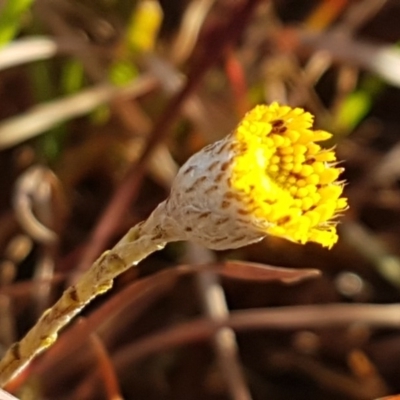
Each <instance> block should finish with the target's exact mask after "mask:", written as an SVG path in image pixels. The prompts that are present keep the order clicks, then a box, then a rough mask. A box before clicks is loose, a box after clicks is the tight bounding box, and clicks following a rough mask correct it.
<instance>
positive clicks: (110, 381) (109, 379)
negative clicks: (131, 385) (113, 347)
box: [90, 333, 123, 400]
mask: <svg viewBox="0 0 400 400" xmlns="http://www.w3.org/2000/svg"><path fill="white" fill-rule="evenodd" d="M90 343H91V344H92V346H93V350H94V352H95V354H96V357H97V359H98V362H99V370H100V375H101V377H102V379H101V380H102V382H103V383H104V386H105V392H106V396H107V400H122V399H123V398H122V396H121V392H120V389H119V385H118V379H117V377H116V374H115V370H114V367H113V365H112V362H111V360H110V356H109V355H108V353H107V350H106V349H105V347H104V344H103V342H102V341H101V340H100V338H99V337H98V336H97V335H96V334H93V333H92V334H91V335H90Z"/></svg>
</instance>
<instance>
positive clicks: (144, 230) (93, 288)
mask: <svg viewBox="0 0 400 400" xmlns="http://www.w3.org/2000/svg"><path fill="white" fill-rule="evenodd" d="M163 205H164V203H162V204H161V205H160V206H159V207H158V208H157V209H156V210H155V212H154V213H153V214H152V215H151V216H150V217H149V218H148V219H147V220H146V221H145V222H143V223H140V224H138V225H136V226H135V227H133V228H132V229H130V230H129V232H128V233H127V234H126V235H125V236H124V237H123V238H122V239H121V240H120V241H119V242H118V243H117V244H116V245H115V246H114V247H113V248H112V249H111V250H108V251H106V252H105V253H103V254H102V255H101V256H100V257H99V258H98V259H97V261H95V262H94V264H93V265H92V267H91V268H90V269H89V270H88V271H87V272H86V273H85V274H84V275H83V276H82V278H81V279H80V280H79V281H78V282H77V283H76V284H75V285H73V286H70V287H69V288H68V289H67V290H65V292H64V293H63V295H62V296H61V298H60V299H59V300H58V301H57V303H55V304H54V306H53V307H51V308H50V309H48V310H47V311H45V312H44V313H43V315H42V316H41V317H40V319H39V320H38V322H37V323H36V325H34V326H33V328H32V329H31V330H30V331H29V332H28V333H27V334H26V335H25V337H24V338H23V339H22V340H21V341H20V342H17V343H14V344H13V345H12V346H11V347H10V348H9V349H8V351H7V352H6V354H5V356H4V357H3V359H2V360H1V361H0V386H1V387H3V386H4V385H5V384H6V383H7V382H8V381H10V380H11V379H12V378H13V377H14V376H15V375H16V374H18V372H20V371H21V370H22V369H23V368H24V367H25V366H26V365H27V364H28V363H29V362H30V361H31V360H32V359H33V358H34V357H35V356H36V355H38V354H39V353H40V352H42V351H43V350H44V349H46V348H47V347H49V346H51V345H52V344H53V343H54V342H55V340H56V339H57V335H58V332H59V331H60V330H61V329H62V328H63V327H64V326H65V325H67V324H68V322H69V321H70V320H71V319H72V318H73V317H74V316H75V315H77V314H78V313H79V312H80V311H81V310H82V308H83V307H85V305H86V304H88V303H89V302H90V301H91V300H92V299H93V298H95V297H97V296H98V295H100V294H102V293H104V292H106V291H108V290H109V289H111V287H112V284H113V280H114V278H116V277H117V276H118V275H120V274H121V273H122V272H124V271H126V270H127V269H129V268H130V267H131V266H133V265H136V264H138V262H139V261H141V260H142V259H143V258H145V257H147V256H148V255H149V254H151V253H153V252H155V251H157V250H160V249H162V248H163V247H164V246H165V244H166V243H167V242H168V241H171V240H176V239H173V238H172V237H171V236H170V234H171V233H170V232H171V231H170V230H167V229H164V228H166V227H161V222H162V221H163V218H162V217H163V210H164V208H163Z"/></svg>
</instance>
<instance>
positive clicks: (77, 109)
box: [0, 76, 155, 150]
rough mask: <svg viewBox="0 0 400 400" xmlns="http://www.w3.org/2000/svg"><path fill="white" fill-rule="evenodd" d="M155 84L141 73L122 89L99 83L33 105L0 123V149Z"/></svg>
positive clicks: (147, 89)
mask: <svg viewBox="0 0 400 400" xmlns="http://www.w3.org/2000/svg"><path fill="white" fill-rule="evenodd" d="M154 85H155V80H154V79H153V78H152V77H151V76H142V77H139V78H138V79H136V80H135V81H134V82H132V83H131V84H130V85H127V86H125V87H122V88H118V87H114V86H112V85H110V84H100V85H97V86H95V87H93V88H90V89H86V90H82V91H80V92H79V93H78V94H75V95H71V96H69V97H66V98H63V99H60V100H54V101H52V102H51V103H48V104H42V105H39V106H35V107H34V108H33V109H32V110H31V111H30V112H27V113H26V114H25V115H18V116H15V117H12V118H9V119H8V120H6V121H3V122H1V123H0V150H4V149H7V148H9V147H12V146H15V145H16V144H18V143H21V142H23V141H25V140H28V139H31V138H32V137H35V136H37V135H41V134H43V133H44V132H45V131H46V130H48V129H51V128H52V127H54V126H55V125H57V124H59V123H61V122H63V121H67V120H69V119H71V118H75V117H77V116H81V115H84V114H87V113H89V112H90V111H92V110H93V109H94V108H96V107H98V106H100V105H102V104H105V103H107V102H109V101H110V100H112V99H113V98H114V97H117V96H128V97H129V96H131V97H135V96H139V95H141V94H143V93H146V92H147V91H149V90H150V89H152V88H153V87H154Z"/></svg>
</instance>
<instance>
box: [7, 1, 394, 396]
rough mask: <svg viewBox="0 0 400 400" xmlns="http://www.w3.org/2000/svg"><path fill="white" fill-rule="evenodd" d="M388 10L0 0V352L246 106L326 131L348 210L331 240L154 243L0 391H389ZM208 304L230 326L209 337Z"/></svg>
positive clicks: (356, 4) (347, 4) (363, 4)
mask: <svg viewBox="0 0 400 400" xmlns="http://www.w3.org/2000/svg"><path fill="white" fill-rule="evenodd" d="M399 21H400V3H399V1H397V0H271V1H266V0H219V1H215V0H169V1H167V0H159V1H156V0H142V1H128V0H97V1H94V0H81V1H77V0H0V46H1V47H0V352H4V351H5V349H6V348H7V347H8V346H9V345H10V344H11V343H12V342H14V341H15V340H16V339H18V338H19V337H21V335H23V334H24V332H26V331H27V329H28V328H29V327H30V326H31V325H32V324H33V323H34V322H35V320H36V319H37V318H38V316H39V315H40V314H41V313H42V312H43V310H45V309H46V308H47V307H48V306H49V305H50V304H52V303H53V302H54V300H55V299H56V298H57V297H58V296H59V294H60V292H61V290H62V289H63V288H64V287H65V286H66V285H68V284H70V283H71V282H73V281H74V280H75V279H77V277H78V276H79V275H80V274H81V273H82V272H83V271H85V270H86V269H87V268H88V267H89V266H90V264H91V262H92V261H93V260H94V259H95V258H96V257H97V256H98V255H99V254H101V252H102V251H104V250H105V249H106V248H108V247H110V246H111V245H112V244H113V243H114V242H115V241H116V240H117V238H118V237H120V236H121V235H122V234H123V233H124V232H125V231H126V230H127V229H128V228H129V227H130V226H132V225H133V224H134V223H136V222H138V221H140V220H142V219H143V218H145V217H146V216H147V215H148V214H149V213H150V212H151V211H152V210H153V209H154V207H155V206H156V205H157V204H158V202H159V201H161V200H162V199H164V198H165V197H166V196H167V194H168V191H169V187H170V184H171V181H172V179H173V177H174V175H175V173H176V171H177V168H178V167H179V165H180V164H182V163H183V162H184V161H185V160H186V159H187V158H188V157H189V156H190V155H191V154H193V153H194V152H195V151H196V150H198V149H200V148H201V147H203V146H204V145H206V144H207V143H210V142H212V141H215V140H217V139H219V138H221V137H223V136H224V135H226V134H227V133H228V132H229V131H230V130H231V129H232V128H233V127H234V126H235V124H236V123H237V122H238V121H239V119H240V118H241V117H242V116H243V114H244V113H245V112H246V111H247V110H249V109H250V108H251V107H252V106H253V105H255V104H257V103H270V102H272V101H278V102H280V103H284V104H289V105H291V106H300V107H303V108H305V109H307V110H309V111H310V112H312V113H313V114H314V115H315V116H316V125H317V126H318V127H319V128H322V129H325V130H328V131H330V132H332V133H333V134H334V139H333V140H332V142H331V143H329V144H328V145H330V146H332V145H335V146H336V147H337V152H338V154H339V158H340V159H342V160H344V162H343V165H344V167H345V169H346V172H345V174H344V176H343V177H344V179H346V180H347V182H348V184H347V186H346V190H345V194H346V196H347V197H348V198H349V203H350V209H349V211H348V212H347V213H346V215H345V216H344V218H343V221H342V223H341V225H340V241H339V243H338V244H337V245H336V246H335V247H334V248H333V249H332V250H330V251H329V250H326V249H322V248H320V247H318V245H314V244H307V245H305V246H299V245H296V244H292V243H289V242H287V241H284V240H281V239H276V238H273V237H270V238H266V239H265V240H264V241H262V242H261V243H258V244H256V245H253V246H249V247H247V248H244V249H240V250H236V251H233V252H223V253H214V252H209V251H208V250H206V249H199V248H197V247H195V246H194V245H193V244H190V243H179V244H173V245H170V246H168V247H167V249H165V250H164V251H162V252H159V253H158V254H155V255H153V256H151V257H150V258H149V259H148V260H146V261H145V262H143V263H141V264H140V266H139V267H138V268H136V269H134V270H132V271H129V272H127V273H126V274H124V275H123V276H122V277H121V278H119V279H118V281H117V284H116V285H115V287H114V288H113V290H112V291H111V292H110V293H109V294H107V295H106V296H103V297H102V298H100V299H97V300H96V301H95V302H94V303H93V305H91V306H90V307H89V308H88V309H87V310H86V311H85V312H84V313H83V315H82V317H80V318H79V319H78V320H77V321H75V322H74V323H73V324H72V326H71V327H70V328H68V329H66V330H65V331H64V332H63V334H62V335H61V337H60V339H59V341H58V342H57V343H56V345H55V346H54V347H53V348H51V349H50V350H49V351H47V352H46V353H45V354H44V355H42V356H41V357H39V359H38V360H35V361H34V362H33V363H32V364H31V365H30V366H29V367H28V369H27V370H26V371H24V373H23V374H22V375H21V376H20V377H18V378H17V379H15V380H14V381H13V382H11V383H10V384H9V385H8V388H7V389H8V390H10V391H12V392H13V393H14V394H15V395H16V396H18V397H19V398H20V399H23V400H25V399H26V400H27V399H60V400H62V399H79V400H84V399H88V400H89V399H109V400H111V399H113V400H116V399H136V400H139V399H146V400H151V399H173V400H180V399H192V400H196V399H199V400H200V399H215V400H220V399H221V400H222V399H236V400H248V399H254V400H256V399H270V400H287V399H293V400H302V399H304V400H305V399H307V400H310V399H324V400H329V399H335V400H337V399H343V400H363V399H377V398H382V397H384V396H389V395H393V394H395V393H399V392H400V380H399V372H400V333H399V327H400V293H399V289H400V258H399V257H400V245H399V242H400V224H399V223H400V134H399V132H400V112H399V106H400V91H399V87H400V50H399V46H398V44H399V39H400V24H399ZM232 259H235V260H241V264H237V265H236V267H235V268H232V265H233V264H232V263H230V261H229V260H232ZM254 263H263V264H267V265H272V266H281V267H288V268H291V269H288V270H286V271H282V270H271V271H272V272H271V273H262V274H260V273H259V271H258V269H257V265H256V264H254ZM187 266H189V268H187ZM303 269H307V270H306V271H304V270H303ZM310 269H318V270H320V271H321V273H322V274H321V275H320V276H318V277H316V276H314V274H313V273H312V271H311V272H310ZM204 271H208V272H209V273H208V274H204ZM306 278H307V279H306ZM311 278H312V279H311ZM288 283H291V285H288ZM214 289H217V291H218V293H219V296H218V297H217V298H216V299H214V298H213V297H212V295H211V293H212V291H213V290H214ZM221 289H222V290H221ZM221 310H222V311H221ZM221 318H222V319H223V320H224V321H227V324H228V325H230V326H232V327H233V328H234V331H232V330H230V328H225V329H222V330H215V323H216V320H218V319H221ZM0 398H1V397H0ZM391 398H392V399H394V398H395V397H391Z"/></svg>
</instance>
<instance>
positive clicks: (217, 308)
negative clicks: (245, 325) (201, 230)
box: [197, 271, 252, 400]
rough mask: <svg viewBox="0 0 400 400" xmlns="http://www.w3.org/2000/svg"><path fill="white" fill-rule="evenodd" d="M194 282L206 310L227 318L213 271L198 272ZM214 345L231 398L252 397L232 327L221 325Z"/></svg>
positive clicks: (216, 318)
mask: <svg viewBox="0 0 400 400" xmlns="http://www.w3.org/2000/svg"><path fill="white" fill-rule="evenodd" d="M197 284H198V287H199V289H200V293H201V295H202V299H203V307H204V310H205V313H206V314H207V316H208V317H209V318H210V320H212V321H215V322H216V323H219V322H220V321H221V320H224V319H226V318H227V317H229V309H228V306H227V303H226V298H225V294H224V289H223V288H222V286H221V284H220V283H219V282H218V277H217V275H216V273H215V272H213V271H202V272H200V273H199V274H197ZM212 340H213V344H214V349H215V352H216V354H217V355H218V362H219V366H220V368H221V371H222V373H223V376H224V379H225V381H226V384H227V386H228V389H229V391H230V395H231V398H232V399H234V400H251V398H252V397H251V394H250V391H249V388H248V387H247V384H246V380H245V377H244V374H243V371H242V368H241V366H240V362H239V354H238V353H239V352H238V344H237V342H236V335H235V332H234V331H233V329H232V328H229V327H226V326H223V327H221V328H220V329H218V331H217V332H215V334H214V335H213V338H212Z"/></svg>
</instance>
